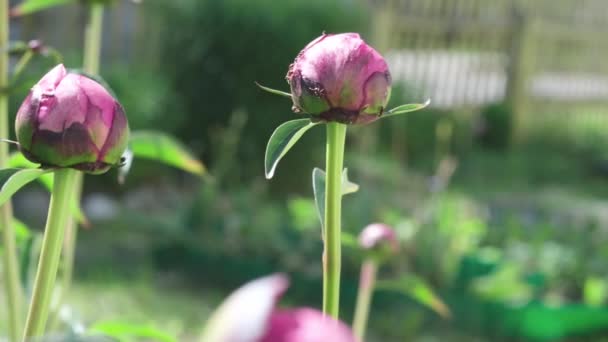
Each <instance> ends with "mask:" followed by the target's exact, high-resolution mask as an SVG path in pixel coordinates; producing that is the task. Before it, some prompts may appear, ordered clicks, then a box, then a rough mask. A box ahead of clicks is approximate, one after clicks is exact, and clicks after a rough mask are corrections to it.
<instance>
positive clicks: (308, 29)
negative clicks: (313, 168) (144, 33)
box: [157, 0, 367, 181]
mask: <svg viewBox="0 0 608 342" xmlns="http://www.w3.org/2000/svg"><path fill="white" fill-rule="evenodd" d="M157 7H158V8H157V9H158V10H159V11H162V13H163V16H162V18H163V21H162V22H161V23H159V25H161V26H162V27H164V28H165V30H164V31H163V38H162V42H163V46H162V50H161V51H162V54H163V56H162V60H163V63H162V67H163V72H164V73H165V74H166V76H167V78H168V82H169V88H170V89H171V91H172V93H173V94H174V96H172V100H173V101H175V102H177V103H179V104H180V106H181V109H182V110H183V111H182V112H181V113H184V114H185V113H188V114H189V115H188V116H187V117H183V118H182V119H181V122H180V123H179V124H178V125H177V126H176V127H175V132H176V133H178V134H179V136H180V137H181V138H182V139H183V140H184V141H186V142H187V143H190V144H191V145H193V146H194V147H195V148H196V149H197V151H198V152H200V153H202V154H203V155H204V157H205V160H214V159H217V158H219V156H217V155H214V152H215V151H214V150H212V149H210V148H209V146H210V145H211V144H212V142H213V132H214V131H216V130H217V129H218V128H221V127H224V126H226V125H227V123H228V121H229V119H230V114H231V113H232V112H233V111H234V110H236V109H244V110H246V111H247V113H248V114H249V116H248V118H249V119H248V120H247V123H246V126H245V128H244V130H243V131H242V134H241V136H240V142H239V147H238V149H237V151H236V154H235V156H234V157H235V158H237V159H238V160H239V167H240V168H242V169H245V170H252V172H243V173H241V174H240V178H238V179H235V181H246V180H250V179H251V178H252V177H253V176H256V175H257V174H258V172H255V173H254V172H253V171H254V170H255V171H257V170H260V165H262V164H261V160H262V159H263V155H264V148H265V144H266V141H267V139H268V137H270V134H271V133H272V131H273V129H274V128H275V127H276V126H278V125H279V124H280V123H282V122H284V121H287V120H290V119H296V118H297V116H296V115H295V114H294V113H292V112H291V102H290V101H289V99H281V98H279V97H277V96H273V95H271V94H268V93H266V92H264V91H262V90H260V89H259V88H257V87H256V86H255V84H254V81H258V82H261V83H263V84H265V85H268V86H270V87H273V88H277V89H284V90H287V89H288V85H287V82H286V81H285V80H284V77H285V75H286V73H287V67H288V66H289V64H290V63H291V62H292V61H293V59H294V58H295V56H296V55H297V53H298V52H299V51H300V50H301V49H302V48H303V47H304V46H306V44H307V43H308V42H310V41H311V40H313V39H314V38H316V37H317V36H319V35H320V34H321V33H322V32H344V31H359V32H360V31H364V29H365V27H366V24H367V23H366V18H367V17H365V16H363V14H362V13H361V11H360V10H359V8H358V7H357V6H352V4H350V3H349V2H347V1H338V0H332V1H327V0H306V1H304V0H297V1H274V0H260V1H247V0H225V1H213V0H205V1H200V0H183V1H171V2H168V1H163V2H162V3H161V2H159V3H158V4H157ZM335 13H340V15H335ZM176 28H179V29H176ZM173 114H174V115H175V116H176V117H179V115H180V113H172V116H173ZM309 143H311V144H318V145H322V143H321V141H320V140H317V141H315V142H309ZM302 158H307V157H306V156H302V155H301V156H300V158H299V159H298V161H299V162H300V163H301V162H302ZM319 160H322V158H320V159H319ZM287 162H288V163H289V161H287ZM291 165H292V167H290V166H283V167H286V168H287V169H289V168H294V169H295V168H296V167H293V164H291Z"/></svg>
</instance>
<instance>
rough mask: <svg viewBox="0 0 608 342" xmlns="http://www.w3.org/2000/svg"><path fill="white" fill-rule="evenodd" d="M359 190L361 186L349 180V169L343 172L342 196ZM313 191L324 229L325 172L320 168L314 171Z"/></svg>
mask: <svg viewBox="0 0 608 342" xmlns="http://www.w3.org/2000/svg"><path fill="white" fill-rule="evenodd" d="M358 190H359V185H358V184H355V183H353V182H351V181H350V180H349V179H348V169H347V168H345V169H344V170H342V196H344V195H348V194H352V193H355V192H357V191H358ZM312 191H313V193H314V196H315V205H316V207H317V214H318V215H319V220H321V228H323V224H324V222H325V171H323V170H321V169H319V168H318V167H315V168H314V169H313V170H312ZM343 237H344V235H343ZM355 240H356V238H355Z"/></svg>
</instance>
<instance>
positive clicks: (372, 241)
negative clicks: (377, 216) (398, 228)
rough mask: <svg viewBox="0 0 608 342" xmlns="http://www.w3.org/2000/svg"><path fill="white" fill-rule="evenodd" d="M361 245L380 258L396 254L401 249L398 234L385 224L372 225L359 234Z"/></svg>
mask: <svg viewBox="0 0 608 342" xmlns="http://www.w3.org/2000/svg"><path fill="white" fill-rule="evenodd" d="M359 245H360V246H361V248H363V249H364V250H366V251H369V252H372V253H374V254H376V255H377V256H380V257H385V256H387V255H388V254H394V253H396V252H397V250H398V249H399V242H398V240H397V234H395V231H394V230H393V228H391V227H390V226H388V225H386V224H383V223H372V224H370V225H368V226H367V227H365V228H363V231H361V234H359Z"/></svg>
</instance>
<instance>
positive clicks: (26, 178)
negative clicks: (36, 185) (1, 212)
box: [0, 169, 52, 205]
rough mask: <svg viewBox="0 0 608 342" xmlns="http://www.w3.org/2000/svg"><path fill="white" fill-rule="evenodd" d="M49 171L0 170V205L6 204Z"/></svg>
mask: <svg viewBox="0 0 608 342" xmlns="http://www.w3.org/2000/svg"><path fill="white" fill-rule="evenodd" d="M51 171H52V170H42V169H2V170H0V186H1V188H0V205H2V204H4V203H6V201H8V200H9V199H10V198H11V196H13V195H14V194H15V193H16V192H17V191H19V189H21V188H22V187H23V186H25V185H26V184H28V183H30V182H32V181H34V180H36V179H38V178H40V177H41V176H42V175H44V174H46V173H50V172H51Z"/></svg>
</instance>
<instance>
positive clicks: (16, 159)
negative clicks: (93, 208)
mask: <svg viewBox="0 0 608 342" xmlns="http://www.w3.org/2000/svg"><path fill="white" fill-rule="evenodd" d="M8 166H9V167H12V168H24V169H37V168H39V167H40V165H39V164H36V163H33V162H31V161H29V160H28V159H27V158H25V157H24V156H23V154H22V153H20V152H15V153H12V154H11V155H10V156H9V159H8ZM38 181H39V182H40V183H41V184H42V186H44V187H45V188H46V189H47V190H48V191H49V192H51V191H53V174H52V173H46V174H43V175H42V176H40V177H39V178H38ZM72 200H73V203H72V205H71V207H72V215H73V216H74V218H76V221H77V222H78V223H79V224H81V225H83V226H88V225H89V220H88V218H87V217H86V215H85V214H84V211H83V210H82V208H81V207H80V204H79V202H78V200H79V199H78V198H76V197H72Z"/></svg>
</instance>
